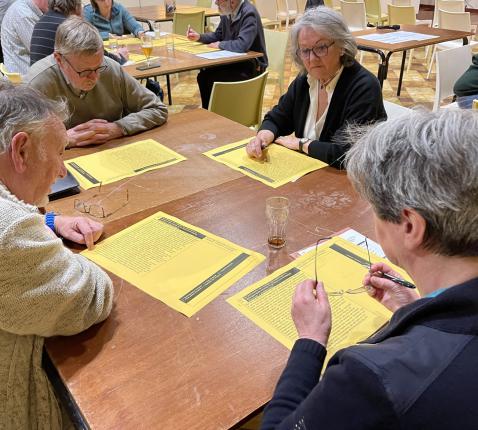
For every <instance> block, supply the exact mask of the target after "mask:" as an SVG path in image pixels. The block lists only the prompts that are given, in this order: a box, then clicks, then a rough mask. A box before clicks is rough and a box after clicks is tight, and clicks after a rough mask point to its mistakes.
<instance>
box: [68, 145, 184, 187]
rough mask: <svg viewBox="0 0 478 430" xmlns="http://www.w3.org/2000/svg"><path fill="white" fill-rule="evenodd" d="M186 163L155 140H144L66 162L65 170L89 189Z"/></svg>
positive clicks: (182, 158)
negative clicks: (182, 162) (181, 162)
mask: <svg viewBox="0 0 478 430" xmlns="http://www.w3.org/2000/svg"><path fill="white" fill-rule="evenodd" d="M183 160H186V158H185V157H183V156H182V155H181V154H178V153H177V152H174V151H173V150H171V149H169V148H167V147H166V146H164V145H161V144H160V143H158V142H156V141H155V140H153V139H147V140H141V141H139V142H135V143H131V144H129V145H124V146H120V147H118V148H113V149H107V150H105V151H100V152H96V153H94V154H90V155H84V156H82V157H77V158H72V159H71V160H67V161H65V165H66V168H67V169H68V171H69V172H71V174H72V175H73V176H74V177H75V178H76V179H77V180H78V182H79V183H80V186H81V188H83V189H85V190H88V189H90V188H94V187H99V186H100V184H103V185H106V184H110V183H112V182H116V181H119V180H120V179H124V178H129V177H131V176H136V175H141V174H142V173H145V172H149V171H150V170H156V169H161V168H162V167H166V166H170V165H171V164H176V163H179V162H180V161H183Z"/></svg>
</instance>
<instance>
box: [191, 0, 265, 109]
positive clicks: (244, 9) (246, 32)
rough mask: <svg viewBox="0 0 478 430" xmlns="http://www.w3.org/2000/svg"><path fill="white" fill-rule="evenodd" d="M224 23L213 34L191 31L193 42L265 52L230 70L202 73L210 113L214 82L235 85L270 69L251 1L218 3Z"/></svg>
mask: <svg viewBox="0 0 478 430" xmlns="http://www.w3.org/2000/svg"><path fill="white" fill-rule="evenodd" d="M216 4H217V7H218V9H219V13H220V14H221V22H220V23H219V26H218V27H217V29H216V31H215V32H213V33H204V34H199V33H197V32H196V31H195V30H194V29H192V28H190V29H189V30H188V33H187V36H188V39H189V40H194V41H199V42H202V43H207V44H209V46H211V47H214V48H220V49H225V50H228V51H233V52H247V51H256V52H262V53H263V54H264V56H263V57H260V58H257V59H252V60H247V61H242V62H240V63H234V64H231V65H227V66H218V67H210V68H207V69H202V70H201V71H200V72H199V74H198V77H197V81H198V85H199V91H200V93H201V101H202V107H203V108H204V109H207V108H208V106H209V99H210V98H211V91H212V87H213V85H214V82H216V81H219V82H235V81H244V80H247V79H251V78H254V77H255V76H257V75H259V74H261V73H262V72H264V71H265V70H266V68H267V64H268V63H267V53H266V43H265V39H264V30H263V28H262V23H261V17H260V15H259V12H257V10H256V8H255V7H254V6H253V5H252V4H251V3H249V0H216Z"/></svg>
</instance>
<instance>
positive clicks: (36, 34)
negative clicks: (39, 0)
mask: <svg viewBox="0 0 478 430" xmlns="http://www.w3.org/2000/svg"><path fill="white" fill-rule="evenodd" d="M70 15H78V16H81V0H48V12H47V13H46V14H45V15H43V16H42V17H41V18H40V21H38V22H37V23H36V24H35V27H34V28H33V34H32V40H31V43H30V65H33V64H35V63H36V62H37V61H38V60H41V59H42V58H45V57H47V56H48V55H50V54H53V50H54V47H55V35H56V30H57V28H58V26H59V25H60V24H61V23H62V22H63V21H64V20H65V19H66V18H68V17H69V16H70Z"/></svg>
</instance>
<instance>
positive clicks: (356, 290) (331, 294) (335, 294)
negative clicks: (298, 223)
mask: <svg viewBox="0 0 478 430" xmlns="http://www.w3.org/2000/svg"><path fill="white" fill-rule="evenodd" d="M329 239H332V238H331V237H321V238H319V239H318V240H317V242H316V243H315V257H314V273H315V283H316V284H317V282H318V276H317V260H318V248H319V244H320V243H321V242H323V241H324V240H329ZM365 244H366V246H367V253H368V266H369V267H371V265H372V262H371V260H370V252H369V250H368V244H367V242H365ZM366 291H367V290H366V289H365V287H364V286H361V287H357V288H349V289H348V290H336V291H327V295H328V296H329V297H341V296H343V295H344V294H360V293H365V292H366Z"/></svg>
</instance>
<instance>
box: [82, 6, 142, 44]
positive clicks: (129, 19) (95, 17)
mask: <svg viewBox="0 0 478 430" xmlns="http://www.w3.org/2000/svg"><path fill="white" fill-rule="evenodd" d="M83 18H84V19H85V20H86V21H88V22H90V23H91V24H93V25H94V26H95V27H96V28H97V29H98V30H99V32H100V35H101V37H102V38H103V39H108V34H109V33H112V34H117V35H118V36H122V35H123V34H125V33H132V34H134V35H135V36H136V37H137V36H138V33H139V32H140V31H144V30H143V27H142V26H141V24H140V23H139V22H138V21H136V20H135V19H134V16H133V15H131V14H130V13H129V12H128V10H127V9H126V8H125V7H124V6H123V5H122V4H119V3H114V2H113V5H112V6H111V19H110V20H108V19H106V18H104V17H103V16H101V14H100V11H99V10H96V9H94V8H93V6H91V5H87V6H85V8H84V9H83Z"/></svg>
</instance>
